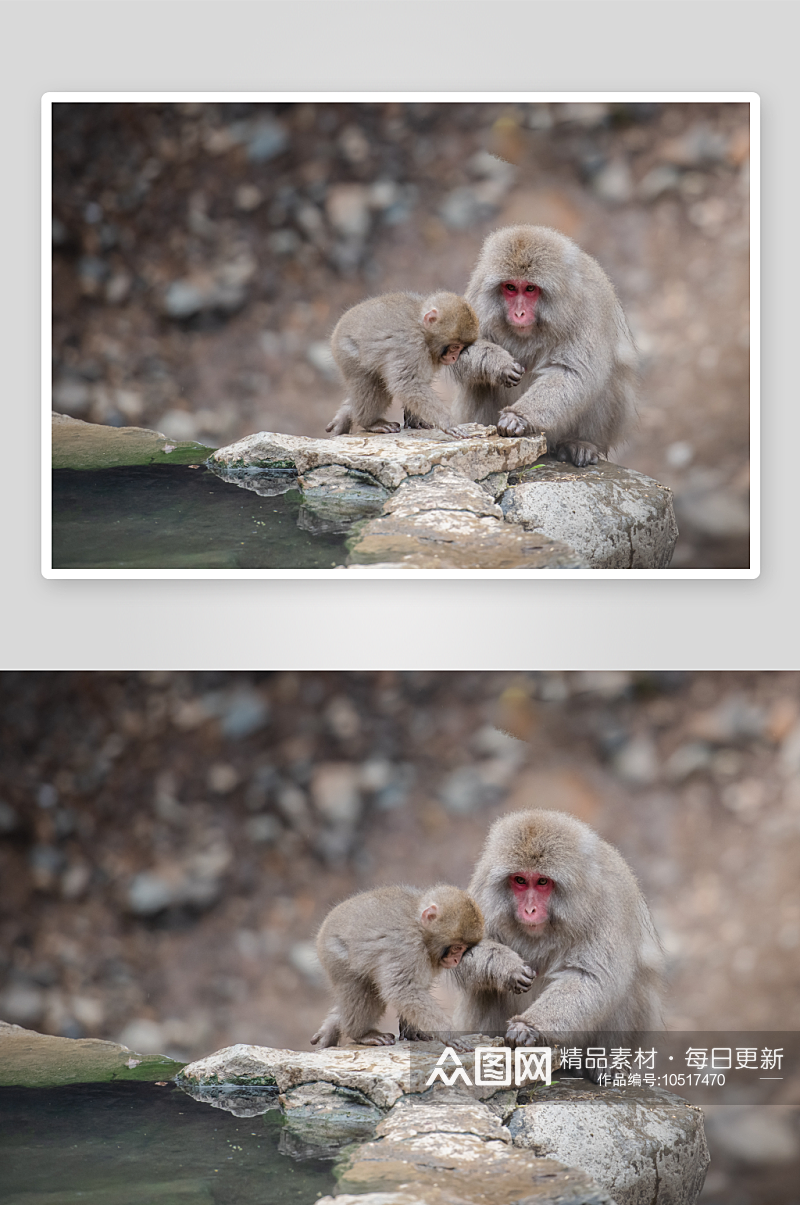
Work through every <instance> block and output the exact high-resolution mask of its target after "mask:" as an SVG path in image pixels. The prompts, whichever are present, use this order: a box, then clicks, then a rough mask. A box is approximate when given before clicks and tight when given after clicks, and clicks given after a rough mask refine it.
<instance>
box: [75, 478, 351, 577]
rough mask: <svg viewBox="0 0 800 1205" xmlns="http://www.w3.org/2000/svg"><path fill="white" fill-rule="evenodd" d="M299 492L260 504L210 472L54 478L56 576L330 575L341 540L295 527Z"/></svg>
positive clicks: (341, 553) (340, 559) (340, 554)
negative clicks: (71, 572)
mask: <svg viewBox="0 0 800 1205" xmlns="http://www.w3.org/2000/svg"><path fill="white" fill-rule="evenodd" d="M299 509H300V493H299V491H298V490H296V489H291V490H289V491H288V492H287V493H283V494H275V495H274V496H272V497H262V496H261V495H259V494H257V493H253V492H252V491H251V490H247V489H242V488H240V487H239V486H237V485H234V484H232V483H231V482H228V481H222V480H220V478H219V477H216V476H215V475H214V474H213V473H210V472H208V470H207V469H204V468H197V469H192V468H189V467H188V466H186V465H177V466H172V465H163V466H162V465H156V466H145V467H140V466H136V467H127V468H115V469H100V470H98V471H96V472H85V471H76V470H72V469H56V470H55V471H54V473H53V568H54V569H331V568H332V567H334V566H335V565H342V564H344V560H345V557H346V555H347V554H346V550H345V547H344V537H343V536H340V535H312V534H311V533H310V532H308V531H304V530H302V529H301V528H300V527H298V526H297V516H298V511H299Z"/></svg>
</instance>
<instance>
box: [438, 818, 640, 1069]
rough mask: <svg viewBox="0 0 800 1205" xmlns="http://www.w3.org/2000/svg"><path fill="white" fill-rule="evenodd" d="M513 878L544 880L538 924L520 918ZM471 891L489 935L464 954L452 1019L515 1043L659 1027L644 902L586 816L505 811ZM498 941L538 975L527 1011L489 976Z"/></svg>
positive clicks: (590, 1040)
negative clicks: (541, 917)
mask: <svg viewBox="0 0 800 1205" xmlns="http://www.w3.org/2000/svg"><path fill="white" fill-rule="evenodd" d="M517 876H519V878H520V879H522V878H525V877H526V876H528V877H529V878H530V881H531V882H535V883H541V882H543V881H544V882H546V883H549V887H545V888H544V889H543V890H545V891H548V890H549V892H550V894H549V896H548V897H547V898H546V906H545V908H544V910H543V911H544V913H545V914H546V915H547V920H546V921H544V922H543V923H538V924H535V925H534V924H525V923H523V922H522V921H521V920H520V919H519V913H518V910H517V904H518V900H517V899H516V898H515V895H514V889H513V888H512V880H513V881H516V877H517ZM538 876H541V877H538ZM517 890H519V888H517ZM534 890H541V889H540V888H538V887H537V888H535V889H534ZM469 891H470V894H471V895H472V896H473V897H474V898H475V899H476V900H477V902H478V904H479V905H480V907H481V909H482V911H483V914H484V917H485V921H486V936H487V938H489V939H493V940H490V941H485V942H482V943H481V945H479V946H477V947H476V948H475V949H473V950H471V951H469V953H467V954H466V955H465V956H464V958H462V960H461V963H460V965H459V967H458V970H457V971H456V972H455V975H456V979H457V980H458V983H459V986H460V987H461V988H462V991H463V993H464V994H463V995H462V996H461V998H460V1000H459V1004H458V1006H457V1009H456V1015H455V1023H456V1026H457V1027H458V1028H459V1029H463V1030H467V1031H470V1032H480V1033H497V1032H498V1031H499V1032H502V1033H505V1035H506V1040H507V1041H509V1042H510V1043H511V1044H512V1045H517V1046H536V1045H539V1044H540V1043H541V1042H545V1043H547V1042H552V1041H558V1042H561V1043H564V1044H566V1045H569V1044H571V1043H574V1044H578V1045H581V1044H590V1045H595V1044H599V1045H602V1044H603V1040H602V1038H603V1035H604V1034H614V1033H616V1034H619V1033H620V1032H625V1033H628V1034H636V1033H643V1032H646V1031H648V1030H654V1029H661V1028H662V1027H663V1022H662V1019H661V1010H660V1001H659V987H660V974H659V971H660V963H661V945H660V943H659V940H658V937H657V936H656V933H655V930H654V928H653V922H652V920H651V918H650V913H649V910H648V908H647V904H646V903H645V900H644V897H643V896H642V893H641V891H640V890H639V886H638V884H637V882H636V879H635V877H634V875H633V872H632V871H631V870H630V868H629V866H628V864H627V863H626V862H625V860H624V858H623V857H622V855H621V854H619V853H618V852H617V850H616V849H614V848H613V846H611V845H609V844H607V842H605V841H603V840H602V839H601V838H600V837H599V836H598V835H597V833H595V832H594V831H593V830H592V829H591V828H589V826H588V825H587V824H584V823H583V822H582V821H580V820H577V819H576V818H575V817H574V816H569V815H566V814H565V813H563V812H551V811H523V812H513V813H511V814H510V815H508V816H503V817H501V818H500V819H499V820H497V821H496V822H495V823H494V824H493V825H492V827H491V829H490V830H489V834H488V836H487V838H486V843H485V845H484V848H483V852H482V853H481V856H480V858H479V859H478V863H477V865H476V867H475V872H474V874H473V876H472V881H471V883H470V885H469ZM495 942H501V943H503V945H505V946H507V947H510V948H511V950H512V951H515V952H516V953H517V954H518V955H520V956H521V957H522V958H523V959H524V960H525V962H526V963H530V965H531V966H532V967H533V968H534V969H535V971H536V979H535V980H534V982H533V984H532V987H531V990H530V991H529V992H528V993H527V994H526V997H525V1000H524V1001H523V1003H525V1004H527V1007H526V1008H525V1009H524V1011H520V1010H519V1007H518V1003H517V1002H516V1001H515V1000H514V999H513V997H512V996H511V995H510V994H509V993H508V992H507V991H498V990H497V989H496V988H495V987H492V986H491V985H490V984H487V982H486V978H487V976H486V973H485V969H484V965H483V964H484V962H485V960H486V956H487V954H488V952H489V951H490V950H491V951H492V955H493V958H494V961H495V966H494V968H493V973H494V974H495V975H498V974H499V971H500V963H501V962H502V946H496V945H495Z"/></svg>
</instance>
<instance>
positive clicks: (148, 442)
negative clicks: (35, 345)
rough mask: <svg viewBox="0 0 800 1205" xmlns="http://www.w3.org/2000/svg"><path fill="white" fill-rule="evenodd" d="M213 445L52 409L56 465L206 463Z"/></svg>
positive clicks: (94, 467)
mask: <svg viewBox="0 0 800 1205" xmlns="http://www.w3.org/2000/svg"><path fill="white" fill-rule="evenodd" d="M212 451H213V448H207V447H205V445H204V444H198V443H191V442H190V443H186V442H182V441H181V440H177V439H168V438H167V436H166V435H162V433H161V432H160V431H148V430H147V428H146V427H104V426H102V425H101V424H100V423H85V422H84V421H83V419H80V418H70V417H69V415H67V414H56V413H55V412H54V413H53V468H54V469H111V468H117V467H119V466H121V465H133V464H203V462H204V461H205V460H206V459H207V458H208V457H209V456H210V454H211V452H212Z"/></svg>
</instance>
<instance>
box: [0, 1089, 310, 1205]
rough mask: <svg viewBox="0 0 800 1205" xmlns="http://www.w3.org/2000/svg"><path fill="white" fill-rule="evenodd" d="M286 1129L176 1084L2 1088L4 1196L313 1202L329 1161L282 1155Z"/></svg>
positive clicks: (25, 1203) (27, 1200)
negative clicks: (207, 1101) (281, 1137)
mask: <svg viewBox="0 0 800 1205" xmlns="http://www.w3.org/2000/svg"><path fill="white" fill-rule="evenodd" d="M280 1131H281V1114H280V1112H279V1111H278V1110H273V1111H271V1112H269V1113H265V1114H263V1115H262V1116H256V1117H234V1116H232V1114H230V1113H227V1112H225V1111H224V1110H222V1109H215V1108H211V1107H209V1106H208V1105H206V1104H203V1103H200V1102H198V1101H195V1100H192V1099H191V1097H189V1096H186V1095H185V1094H184V1093H183V1092H181V1091H180V1089H179V1088H176V1087H175V1086H174V1084H169V1085H168V1086H166V1087H163V1088H160V1087H158V1086H157V1085H155V1084H81V1085H79V1086H72V1087H68V1088H0V1203H2V1205H79V1203H81V1205H150V1203H151V1202H152V1203H153V1205H311V1202H314V1201H316V1200H317V1198H318V1197H320V1196H324V1195H325V1194H327V1193H330V1192H331V1191H332V1189H333V1184H334V1181H333V1176H332V1174H331V1164H330V1163H322V1162H319V1161H314V1160H307V1161H299V1162H298V1161H296V1160H294V1159H290V1158H288V1157H287V1156H286V1155H282V1154H280V1153H279V1152H278V1140H279V1135H280Z"/></svg>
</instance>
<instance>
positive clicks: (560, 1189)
mask: <svg viewBox="0 0 800 1205" xmlns="http://www.w3.org/2000/svg"><path fill="white" fill-rule="evenodd" d="M487 1111H488V1110H487ZM450 1125H451V1123H450V1122H449V1119H448V1116H447V1111H446V1110H443V1114H442V1124H441V1128H440V1129H439V1130H437V1131H426V1132H423V1133H420V1134H418V1135H416V1136H414V1137H408V1138H404V1139H403V1138H395V1137H386V1138H382V1139H379V1140H377V1141H375V1142H366V1143H364V1144H363V1145H362V1146H359V1147H357V1148H356V1149H355V1150H352V1151H351V1152H350V1153H349V1154H348V1156H347V1157H346V1158H345V1159H344V1161H343V1162H342V1163H341V1164H340V1165H339V1167H338V1168H337V1178H338V1180H339V1185H340V1187H341V1188H342V1189H343V1190H344V1191H345V1192H348V1191H351V1192H353V1191H354V1192H356V1193H358V1192H362V1193H369V1192H375V1191H376V1190H378V1191H380V1190H383V1191H398V1190H399V1191H402V1192H411V1193H412V1194H413V1193H416V1194H417V1197H418V1199H420V1200H422V1201H424V1202H428V1203H429V1202H439V1201H441V1202H448V1203H450V1202H452V1203H455V1202H462V1203H463V1205H473V1203H474V1205H477V1203H478V1202H485V1203H487V1205H488V1203H489V1202H491V1205H518V1203H520V1202H523V1201H524V1202H525V1203H526V1205H534V1203H538V1205H546V1203H547V1205H550V1203H552V1205H556V1203H558V1205H614V1202H613V1200H612V1198H611V1197H610V1196H609V1195H608V1193H607V1192H605V1191H604V1190H603V1189H601V1188H600V1187H599V1186H598V1185H597V1184H595V1183H593V1181H592V1180H591V1178H590V1177H589V1176H588V1175H587V1174H586V1173H585V1172H583V1171H581V1170H579V1169H577V1168H573V1167H565V1166H564V1165H563V1164H561V1163H558V1162H557V1161H555V1160H553V1159H539V1158H532V1157H531V1156H530V1155H529V1154H528V1152H523V1151H521V1150H517V1149H515V1148H514V1147H512V1146H509V1144H508V1143H507V1142H506V1141H504V1140H503V1139H502V1138H484V1137H481V1136H479V1135H477V1134H473V1133H469V1132H463V1131H459V1130H458V1129H451V1128H450ZM520 1156H522V1157H520ZM340 1199H341V1198H338V1197H337V1200H340ZM413 1199H414V1198H413V1196H412V1200H413Z"/></svg>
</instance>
